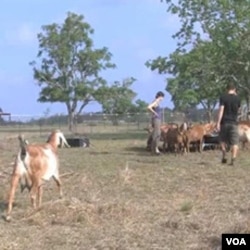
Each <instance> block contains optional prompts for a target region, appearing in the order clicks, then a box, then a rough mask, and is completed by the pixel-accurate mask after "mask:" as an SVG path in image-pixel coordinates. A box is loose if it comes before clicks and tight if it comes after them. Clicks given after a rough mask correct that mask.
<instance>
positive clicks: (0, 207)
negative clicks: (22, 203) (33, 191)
mask: <svg viewBox="0 0 250 250" xmlns="http://www.w3.org/2000/svg"><path fill="white" fill-rule="evenodd" d="M13 205H14V204H13ZM6 208H7V203H6V201H0V212H4V211H5V210H6Z"/></svg>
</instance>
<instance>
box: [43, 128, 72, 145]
mask: <svg viewBox="0 0 250 250" xmlns="http://www.w3.org/2000/svg"><path fill="white" fill-rule="evenodd" d="M47 143H50V144H52V145H53V146H54V147H56V148H57V147H60V148H62V147H64V146H65V147H67V148H70V145H69V144H68V142H67V140H66V139H65V137H64V135H63V133H62V132H61V131H60V130H54V131H52V133H51V134H50V136H49V138H48V140H47Z"/></svg>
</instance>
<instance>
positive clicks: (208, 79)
mask: <svg viewBox="0 0 250 250" xmlns="http://www.w3.org/2000/svg"><path fill="white" fill-rule="evenodd" d="M159 1H160V0H159ZM161 2H162V3H163V5H164V4H165V5H164V6H166V8H167V12H168V13H171V14H172V15H177V16H178V18H179V20H180V23H181V28H180V30H179V31H178V32H177V33H175V34H173V38H174V39H176V41H177V48H176V50H175V51H173V52H172V53H171V54H170V55H160V56H159V57H157V58H155V59H149V60H148V61H147V62H145V65H146V66H147V67H148V68H149V69H151V70H157V71H158V72H159V73H160V74H165V75H166V91H168V92H169V93H170V95H171V96H172V101H173V103H174V106H175V109H177V110H180V111H184V110H187V109H192V108H195V107H197V106H198V105H201V106H202V108H203V109H204V110H205V111H206V112H207V113H208V119H211V115H212V112H213V111H214V109H215V108H216V104H217V103H218V97H219V94H220V93H221V92H222V91H223V90H224V87H225V84H226V83H227V82H228V81H235V82H236V83H237V86H238V91H239V94H240V95H241V97H242V98H243V99H244V100H245V102H246V103H247V105H248V107H249V105H250V102H249V97H250V62H249V58H250V39H249V38H250V29H249V28H250V26H249V25H250V17H249V13H250V0H190V1H186V0H178V1H176V0H161ZM93 33H94V29H93V28H92V27H91V26H90V24H89V23H87V22H86V20H85V18H84V16H83V15H78V14H75V13H72V12H68V13H67V16H66V19H65V20H64V22H63V23H62V24H58V23H52V24H49V25H44V26H42V28H41V32H40V33H39V34H38V36H37V38H38V44H39V49H38V54H37V57H36V59H35V60H34V61H32V62H31V63H30V65H31V66H32V68H33V73H34V79H35V80H36V82H37V84H38V85H39V86H40V87H41V91H40V93H39V97H38V101H39V102H51V103H54V102H61V103H64V104H65V105H66V108H67V114H68V125H69V129H70V130H72V128H73V125H74V121H75V117H76V116H78V115H79V114H81V113H82V112H83V110H84V108H85V107H86V106H87V105H88V104H89V103H91V102H93V101H97V102H99V103H100V104H101V105H102V109H103V112H104V113H107V114H123V113H138V112H143V111H144V112H145V111H146V106H147V103H145V102H144V101H143V100H140V99H136V96H137V94H136V93H135V92H134V91H133V90H132V89H131V87H132V84H133V83H134V82H135V81H136V79H134V78H133V77H130V76H128V77H127V78H126V79H122V80H118V81H115V82H113V83H108V82H107V80H106V79H104V78H103V77H102V76H101V75H102V74H101V73H102V72H103V71H104V70H112V69H115V68H116V65H115V64H114V63H112V54H111V52H109V49H108V48H106V47H103V48H95V46H94V41H93V39H92V38H91V37H92V35H93Z"/></svg>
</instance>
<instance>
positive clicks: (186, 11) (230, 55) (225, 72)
mask: <svg viewBox="0 0 250 250" xmlns="http://www.w3.org/2000/svg"><path fill="white" fill-rule="evenodd" d="M161 2H165V3H166V4H167V6H168V7H167V11H168V12H169V13H171V14H173V15H177V16H178V17H179V20H180V23H181V28H180V30H179V31H178V32H176V33H175V34H173V37H174V38H176V39H177V40H178V44H177V46H178V48H177V50H183V51H186V50H187V49H188V48H189V49H190V47H191V49H192V45H193V44H194V43H196V42H199V41H201V40H206V41H209V42H211V45H212V46H213V47H214V49H216V51H217V53H218V55H217V59H218V60H219V64H218V62H216V61H214V63H215V64H216V65H217V66H218V70H219V71H220V76H221V79H225V80H227V81H228V80H230V79H234V80H236V81H237V82H238V86H239V87H240V89H241V91H242V92H243V93H244V96H245V97H246V99H249V96H250V63H249V57H250V18H249V13H250V1H249V0H240V1H238V0H190V1H186V0H178V1H175V0H161Z"/></svg>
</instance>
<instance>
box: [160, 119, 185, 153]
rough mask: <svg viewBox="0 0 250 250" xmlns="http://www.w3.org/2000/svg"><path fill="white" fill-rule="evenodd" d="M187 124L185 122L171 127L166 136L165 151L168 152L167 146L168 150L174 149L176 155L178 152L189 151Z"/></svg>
mask: <svg viewBox="0 0 250 250" xmlns="http://www.w3.org/2000/svg"><path fill="white" fill-rule="evenodd" d="M186 131H187V124H186V123H183V124H182V125H181V126H180V127H179V126H177V127H172V128H169V129H168V131H167V132H166V134H165V137H164V143H163V151H164V152H166V146H167V148H168V150H170V151H171V149H173V150H174V153H175V155H177V153H187V152H188V148H187V147H188V144H187V143H188V138H187V136H186Z"/></svg>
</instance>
